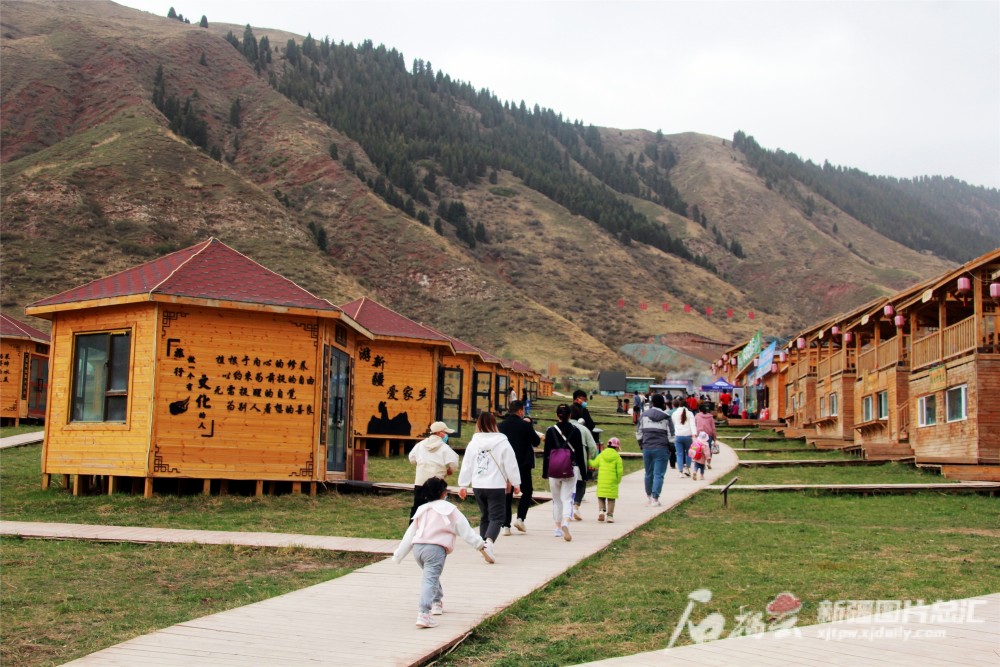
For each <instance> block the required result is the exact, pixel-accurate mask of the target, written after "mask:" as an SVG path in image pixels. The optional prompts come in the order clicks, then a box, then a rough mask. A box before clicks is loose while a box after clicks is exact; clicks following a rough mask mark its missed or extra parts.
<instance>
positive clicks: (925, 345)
mask: <svg viewBox="0 0 1000 667" xmlns="http://www.w3.org/2000/svg"><path fill="white" fill-rule="evenodd" d="M940 356H941V332H940V331H935V332H934V333H932V334H930V335H928V336H924V337H923V338H921V339H920V340H917V341H914V342H913V350H912V352H911V357H912V359H913V367H914V368H921V367H922V366H929V365H931V364H933V363H934V362H936V361H937V360H938V359H939V358H940Z"/></svg>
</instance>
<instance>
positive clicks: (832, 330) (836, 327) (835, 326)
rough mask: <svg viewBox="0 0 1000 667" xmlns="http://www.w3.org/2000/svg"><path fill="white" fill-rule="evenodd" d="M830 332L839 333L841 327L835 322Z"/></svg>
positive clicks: (835, 334)
mask: <svg viewBox="0 0 1000 667" xmlns="http://www.w3.org/2000/svg"><path fill="white" fill-rule="evenodd" d="M830 333H832V334H833V335H834V336H837V335H839V334H840V327H838V326H837V325H836V324H834V325H833V326H832V327H830Z"/></svg>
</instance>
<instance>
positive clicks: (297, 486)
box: [292, 482, 302, 495]
mask: <svg viewBox="0 0 1000 667" xmlns="http://www.w3.org/2000/svg"><path fill="white" fill-rule="evenodd" d="M292 493H293V494H295V495H299V494H300V493H302V482H292Z"/></svg>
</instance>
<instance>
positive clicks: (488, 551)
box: [479, 540, 497, 563]
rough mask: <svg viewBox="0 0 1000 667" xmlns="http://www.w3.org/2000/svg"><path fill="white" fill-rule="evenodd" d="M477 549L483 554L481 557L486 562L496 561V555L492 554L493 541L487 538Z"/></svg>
mask: <svg viewBox="0 0 1000 667" xmlns="http://www.w3.org/2000/svg"><path fill="white" fill-rule="evenodd" d="M479 551H480V553H482V554H483V558H484V559H486V562H487V563H495V562H497V559H496V556H494V555H493V543H492V542H490V541H489V540H486V541H485V542H483V548H482V549H480V550H479Z"/></svg>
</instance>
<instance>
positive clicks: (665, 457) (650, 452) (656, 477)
mask: <svg viewBox="0 0 1000 667" xmlns="http://www.w3.org/2000/svg"><path fill="white" fill-rule="evenodd" d="M669 460H670V452H668V451H667V450H666V448H660V447H657V448H656V449H644V450H642V465H643V467H644V468H645V469H646V495H647V496H652V497H653V498H659V497H660V491H662V490H663V474H664V473H665V472H666V471H667V462H668V461H669Z"/></svg>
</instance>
